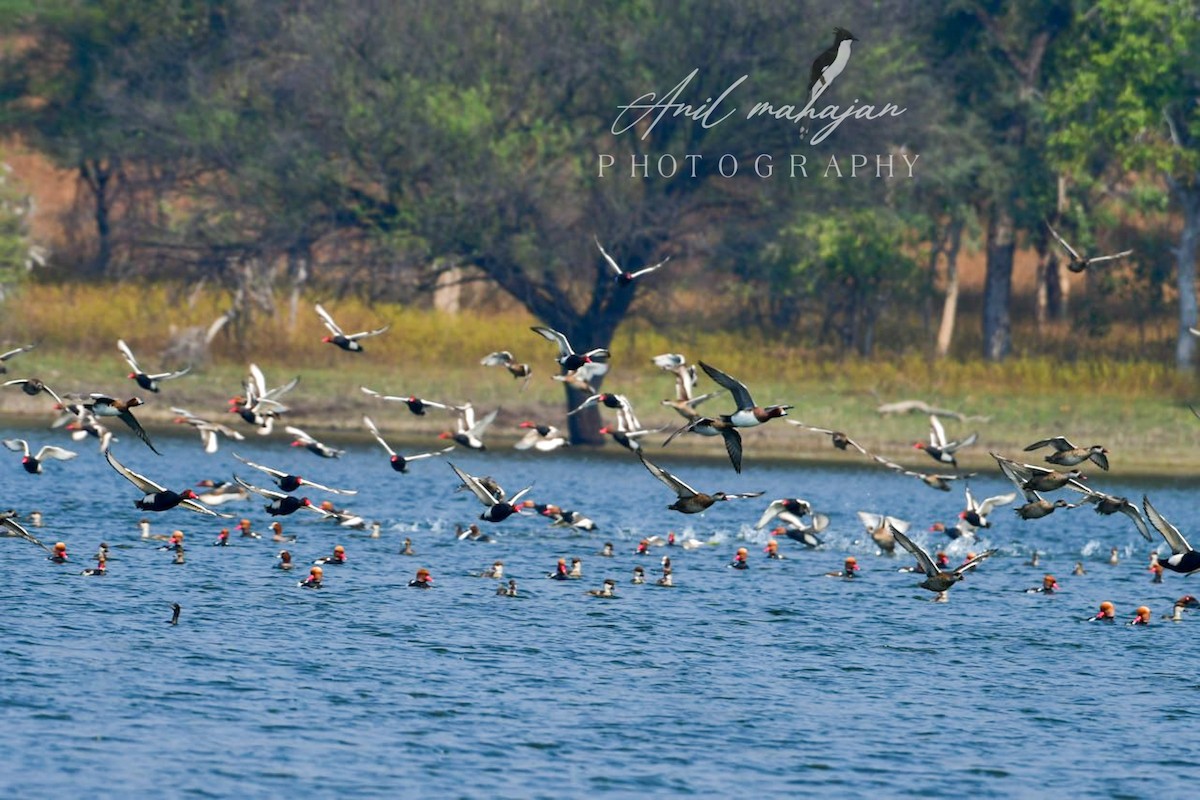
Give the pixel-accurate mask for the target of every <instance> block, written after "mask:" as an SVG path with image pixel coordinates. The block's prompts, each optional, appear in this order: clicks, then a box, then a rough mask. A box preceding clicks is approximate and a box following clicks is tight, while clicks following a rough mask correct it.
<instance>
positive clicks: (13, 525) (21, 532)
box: [0, 516, 51, 553]
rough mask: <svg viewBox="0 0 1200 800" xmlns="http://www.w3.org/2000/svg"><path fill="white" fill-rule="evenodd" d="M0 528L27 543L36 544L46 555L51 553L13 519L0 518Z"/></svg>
mask: <svg viewBox="0 0 1200 800" xmlns="http://www.w3.org/2000/svg"><path fill="white" fill-rule="evenodd" d="M0 527H4V528H8V529H9V530H10V531H12V532H13V533H15V534H16V535H17V536H20V537H21V538H22V539H24V540H25V541H27V542H32V543H33V544H36V545H37V546H38V547H40V548H42V549H43V550H45V551H46V552H47V553H49V552H51V550H50V548H49V547H47V546H46V545H44V544H42V543H41V542H39V541H38V540H37V538H35V537H34V535H33V534H31V533H30V532H29V531H27V530H25V527H24V526H23V525H21V523H19V522H17V521H16V520H15V519H13V518H12V517H10V516H3V517H0Z"/></svg>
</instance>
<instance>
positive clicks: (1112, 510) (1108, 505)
mask: <svg viewBox="0 0 1200 800" xmlns="http://www.w3.org/2000/svg"><path fill="white" fill-rule="evenodd" d="M1083 502H1084V503H1092V504H1093V505H1095V507H1096V513H1097V514H1101V515H1104V516H1108V515H1110V514H1117V513H1120V514H1124V515H1125V516H1127V517H1129V519H1130V520H1132V521H1133V524H1134V527H1136V528H1137V529H1138V533H1140V534H1141V535H1142V538H1143V539H1145V540H1146V541H1147V542H1152V541H1154V537H1152V536H1151V535H1150V529H1149V528H1148V527H1146V520H1145V519H1144V518H1143V517H1142V512H1141V511H1139V510H1138V507H1137V506H1135V505H1134V504H1133V503H1131V502H1129V501H1128V500H1126V499H1125V498H1124V497H1115V496H1113V495H1111V494H1104V493H1103V492H1097V491H1094V490H1089V491H1088V493H1087V494H1086V495H1085V496H1084V498H1083Z"/></svg>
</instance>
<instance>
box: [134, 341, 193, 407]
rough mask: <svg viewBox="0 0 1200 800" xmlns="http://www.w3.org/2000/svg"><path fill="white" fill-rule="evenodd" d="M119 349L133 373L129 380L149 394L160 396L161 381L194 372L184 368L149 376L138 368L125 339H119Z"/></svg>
mask: <svg viewBox="0 0 1200 800" xmlns="http://www.w3.org/2000/svg"><path fill="white" fill-rule="evenodd" d="M117 349H118V350H120V351H121V355H122V356H124V357H125V362H126V363H127V364H129V368H130V369H131V370H133V372H130V373H129V379H130V380H132V381H135V382H136V383H137V385H138V386H140V387H142V388H143V389H145V390H146V391H147V392H154V393H155V394H158V390H159V383H160V382H161V381H173V380H175V379H176V378H182V377H183V376H184V375H187V374H188V373H189V372H191V371H192V368H191V367H184V368H183V369H180V370H176V371H175V372H159V373H157V374H154V375H150V374H147V373H146V371H145V370H143V369H142V368H141V367H139V366H138V362H137V359H136V358H134V357H133V351H132V350H130V349H129V345H127V344H125V340H124V339H117Z"/></svg>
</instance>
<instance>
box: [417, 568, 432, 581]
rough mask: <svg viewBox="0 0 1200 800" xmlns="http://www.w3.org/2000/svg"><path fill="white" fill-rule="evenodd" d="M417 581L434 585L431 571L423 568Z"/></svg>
mask: <svg viewBox="0 0 1200 800" xmlns="http://www.w3.org/2000/svg"><path fill="white" fill-rule="evenodd" d="M417 580H419V581H424V582H425V583H432V582H433V576H432V575H430V574H429V570H427V569H425V568H424V567H421V569H419V570H417Z"/></svg>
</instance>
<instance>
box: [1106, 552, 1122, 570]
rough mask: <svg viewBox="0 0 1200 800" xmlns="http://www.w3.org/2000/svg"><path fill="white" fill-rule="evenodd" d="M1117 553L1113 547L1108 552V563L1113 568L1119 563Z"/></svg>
mask: <svg viewBox="0 0 1200 800" xmlns="http://www.w3.org/2000/svg"><path fill="white" fill-rule="evenodd" d="M1119 552H1120V551H1118V550H1117V548H1115V547H1114V548H1113V549H1111V550H1109V551H1108V563H1109V564H1111V565H1112V566H1114V567H1115V566H1117V565H1118V564H1120V563H1121V559H1120V556H1119V555H1118V554H1119Z"/></svg>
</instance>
